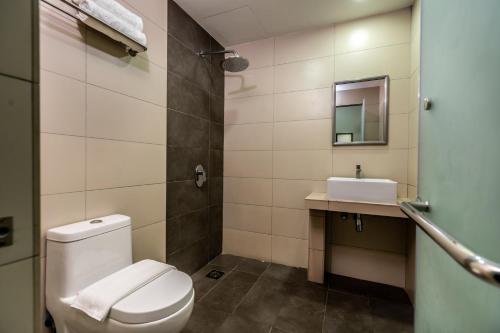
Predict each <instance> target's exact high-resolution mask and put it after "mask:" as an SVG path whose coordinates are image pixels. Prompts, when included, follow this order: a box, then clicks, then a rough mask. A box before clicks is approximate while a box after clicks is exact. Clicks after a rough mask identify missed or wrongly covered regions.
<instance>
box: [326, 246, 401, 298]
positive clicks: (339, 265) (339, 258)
mask: <svg viewBox="0 0 500 333" xmlns="http://www.w3.org/2000/svg"><path fill="white" fill-rule="evenodd" d="M330 250H331V251H332V252H331V253H332V255H331V258H332V261H331V262H330V263H327V265H328V266H329V270H328V271H329V272H331V273H334V274H339V275H344V276H349V277H352V278H356V279H361V280H367V281H373V282H378V283H384V284H388V285H392V286H396V287H400V288H403V287H404V284H405V256H404V255H400V254H393V253H388V252H382V251H370V250H365V249H358V248H355V247H346V246H332V247H331V249H330Z"/></svg>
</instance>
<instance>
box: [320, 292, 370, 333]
mask: <svg viewBox="0 0 500 333" xmlns="http://www.w3.org/2000/svg"><path fill="white" fill-rule="evenodd" d="M372 326H373V320H372V316H371V313H370V300H369V298H368V297H366V296H362V295H355V294H349V293H343V292H337V291H332V290H329V291H328V301H327V305H326V314H325V321H324V324H323V332H324V333H344V332H345V333H351V332H372Z"/></svg>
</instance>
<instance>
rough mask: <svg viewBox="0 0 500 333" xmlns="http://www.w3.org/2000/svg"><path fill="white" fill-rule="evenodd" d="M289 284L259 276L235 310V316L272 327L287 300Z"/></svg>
mask: <svg viewBox="0 0 500 333" xmlns="http://www.w3.org/2000/svg"><path fill="white" fill-rule="evenodd" d="M288 291H289V283H287V282H284V281H280V280H276V279H272V278H266V277H264V276H262V275H261V277H260V278H259V280H258V281H257V283H255V285H254V286H253V287H252V289H251V290H250V291H249V292H248V294H247V296H246V297H245V299H244V300H243V302H242V303H241V304H240V305H239V306H238V309H236V314H238V315H240V316H242V317H246V318H248V319H250V320H253V321H256V322H261V323H266V324H269V325H273V324H274V323H275V321H276V319H277V318H278V315H279V313H280V311H281V309H282V307H283V306H284V305H285V304H286V302H287V300H288Z"/></svg>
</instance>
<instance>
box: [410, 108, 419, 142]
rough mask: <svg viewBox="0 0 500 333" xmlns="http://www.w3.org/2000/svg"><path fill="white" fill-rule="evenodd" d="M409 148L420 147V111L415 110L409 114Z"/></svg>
mask: <svg viewBox="0 0 500 333" xmlns="http://www.w3.org/2000/svg"><path fill="white" fill-rule="evenodd" d="M408 146H409V147H410V148H415V147H418V111H417V110H415V111H413V112H410V113H409V114H408Z"/></svg>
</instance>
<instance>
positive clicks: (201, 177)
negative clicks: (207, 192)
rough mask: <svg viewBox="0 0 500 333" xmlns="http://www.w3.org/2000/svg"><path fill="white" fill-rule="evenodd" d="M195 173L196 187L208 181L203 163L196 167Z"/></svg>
mask: <svg viewBox="0 0 500 333" xmlns="http://www.w3.org/2000/svg"><path fill="white" fill-rule="evenodd" d="M194 175H195V178H194V180H195V183H196V187H198V188H201V187H202V186H203V184H205V182H206V181H207V174H206V172H205V169H204V168H203V165H201V164H198V165H197V166H196V168H195V169H194Z"/></svg>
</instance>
